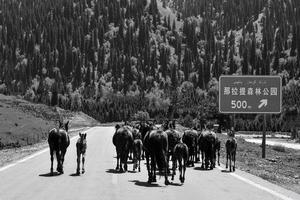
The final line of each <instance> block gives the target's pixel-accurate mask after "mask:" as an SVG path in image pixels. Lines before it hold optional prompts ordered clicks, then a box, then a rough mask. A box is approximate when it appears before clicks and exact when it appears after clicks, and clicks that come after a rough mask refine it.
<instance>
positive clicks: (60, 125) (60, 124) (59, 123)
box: [58, 120, 62, 128]
mask: <svg viewBox="0 0 300 200" xmlns="http://www.w3.org/2000/svg"><path fill="white" fill-rule="evenodd" d="M58 127H59V128H60V127H62V123H61V121H60V120H58Z"/></svg>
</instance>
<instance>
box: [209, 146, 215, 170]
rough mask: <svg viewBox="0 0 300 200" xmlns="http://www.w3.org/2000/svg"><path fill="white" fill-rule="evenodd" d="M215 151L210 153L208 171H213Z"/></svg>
mask: <svg viewBox="0 0 300 200" xmlns="http://www.w3.org/2000/svg"><path fill="white" fill-rule="evenodd" d="M215 156H216V154H215V151H214V150H213V152H211V155H210V169H214V167H215V160H216V159H215Z"/></svg>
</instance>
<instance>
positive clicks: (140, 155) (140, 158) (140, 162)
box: [138, 155, 141, 172]
mask: <svg viewBox="0 0 300 200" xmlns="http://www.w3.org/2000/svg"><path fill="white" fill-rule="evenodd" d="M138 159H139V172H141V155H139V157H138Z"/></svg>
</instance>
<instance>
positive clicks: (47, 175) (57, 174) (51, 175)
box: [39, 172, 61, 177]
mask: <svg viewBox="0 0 300 200" xmlns="http://www.w3.org/2000/svg"><path fill="white" fill-rule="evenodd" d="M59 175H61V174H60V173H58V172H53V173H52V174H51V173H50V172H49V173H45V174H39V176H42V177H53V176H59Z"/></svg>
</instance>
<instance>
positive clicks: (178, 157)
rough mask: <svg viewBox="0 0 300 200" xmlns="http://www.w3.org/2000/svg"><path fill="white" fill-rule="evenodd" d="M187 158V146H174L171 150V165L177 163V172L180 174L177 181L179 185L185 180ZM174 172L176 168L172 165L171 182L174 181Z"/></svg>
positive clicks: (179, 144)
mask: <svg viewBox="0 0 300 200" xmlns="http://www.w3.org/2000/svg"><path fill="white" fill-rule="evenodd" d="M188 158H189V149H188V146H187V145H186V144H184V143H183V142H180V143H178V144H176V145H175V147H174V150H173V157H172V159H173V163H177V161H178V164H179V172H180V176H179V180H180V182H181V183H184V180H185V170H186V166H187V162H188ZM175 171H176V166H175V165H173V174H172V180H174V175H175Z"/></svg>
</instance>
